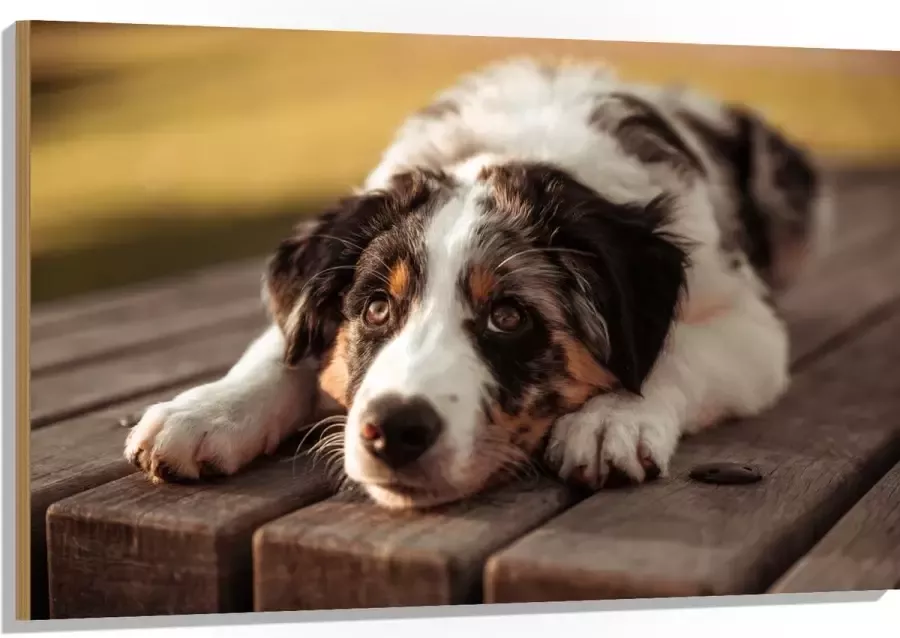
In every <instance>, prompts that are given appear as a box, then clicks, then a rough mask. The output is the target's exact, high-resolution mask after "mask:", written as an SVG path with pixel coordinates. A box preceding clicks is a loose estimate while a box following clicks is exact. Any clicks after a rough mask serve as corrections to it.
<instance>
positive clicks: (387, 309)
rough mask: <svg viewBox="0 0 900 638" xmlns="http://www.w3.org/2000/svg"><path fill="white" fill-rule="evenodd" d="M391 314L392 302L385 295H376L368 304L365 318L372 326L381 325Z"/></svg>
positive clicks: (364, 313) (364, 314)
mask: <svg viewBox="0 0 900 638" xmlns="http://www.w3.org/2000/svg"><path fill="white" fill-rule="evenodd" d="M390 316H391V303H390V302H389V301H388V300H387V299H385V298H384V297H375V298H374V299H371V300H369V303H368V304H366V309H365V312H363V319H364V320H365V322H366V323H367V324H369V325H370V326H381V325H383V324H384V323H385V322H386V321H387V320H388V319H389V318H390Z"/></svg>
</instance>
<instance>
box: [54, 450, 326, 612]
mask: <svg viewBox="0 0 900 638" xmlns="http://www.w3.org/2000/svg"><path fill="white" fill-rule="evenodd" d="M330 488H331V486H330V485H329V484H328V482H327V481H326V480H325V479H324V478H323V475H322V473H321V472H319V471H316V470H314V469H313V468H312V465H311V463H310V462H309V460H308V459H298V460H297V462H296V463H294V462H293V461H292V460H291V458H290V457H289V456H288V457H286V458H285V457H282V458H278V459H274V460H272V459H267V460H261V461H260V462H259V463H258V464H257V465H256V466H255V467H253V468H251V469H248V470H247V471H246V472H244V473H242V474H240V475H237V476H234V477H231V478H229V479H227V480H223V481H221V482H209V483H202V484H193V485H173V484H162V485H152V484H151V483H150V482H149V481H148V480H147V479H146V477H144V476H143V475H141V474H132V475H130V476H126V477H124V478H122V479H119V480H117V481H113V482H111V483H106V484H104V485H101V486H100V487H97V488H94V489H92V490H89V491H87V492H84V493H82V494H78V495H75V496H72V497H70V498H68V499H64V500H62V501H58V502H56V503H54V504H53V505H51V506H50V508H49V509H48V512H47V539H48V543H47V545H48V552H47V553H48V565H49V590H50V616H51V618H88V617H101V616H106V617H114V616H141V615H157V614H202V613H227V612H246V611H251V610H252V586H251V582H252V565H251V537H252V534H253V531H254V530H255V529H256V528H257V527H258V526H259V525H261V524H263V523H265V522H266V521H268V520H272V519H274V518H277V517H279V516H281V515H283V514H285V513H287V512H290V511H292V510H294V509H296V508H298V507H302V506H303V505H305V504H307V503H311V502H314V501H316V500H318V499H321V498H326V497H327V496H328V495H329V494H330ZM98 575H102V577H98Z"/></svg>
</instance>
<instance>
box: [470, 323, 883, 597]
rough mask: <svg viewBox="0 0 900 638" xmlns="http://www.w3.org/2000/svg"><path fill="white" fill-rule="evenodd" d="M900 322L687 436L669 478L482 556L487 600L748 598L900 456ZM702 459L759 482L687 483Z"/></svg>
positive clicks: (599, 497) (594, 503)
mask: <svg viewBox="0 0 900 638" xmlns="http://www.w3.org/2000/svg"><path fill="white" fill-rule="evenodd" d="M898 330H900V316H898V315H896V314H895V315H892V316H890V317H889V318H888V319H885V320H884V321H882V322H881V323H880V324H879V325H877V326H876V327H874V328H872V329H871V330H869V331H868V332H866V333H865V334H863V335H861V336H859V337H858V338H857V339H856V340H854V341H851V342H849V343H846V344H844V346H843V347H840V348H838V349H836V350H834V351H832V352H830V353H828V354H827V355H824V356H823V357H822V358H821V359H819V360H818V361H816V362H815V363H814V364H813V365H811V366H810V367H809V368H808V369H807V370H805V371H804V373H803V374H802V375H800V376H799V377H798V378H796V379H795V381H794V385H793V387H792V388H791V390H790V392H789V394H788V396H787V397H786V398H785V399H784V400H783V401H782V402H781V403H780V404H779V405H778V406H777V407H776V408H774V409H773V410H772V411H771V412H770V413H768V414H767V415H765V416H764V417H762V418H758V419H754V420H748V421H745V422H743V423H735V424H732V425H731V426H721V427H719V428H715V429H712V430H709V431H707V432H704V433H703V434H701V435H698V436H696V437H694V438H690V439H686V440H685V441H684V442H683V443H682V446H681V448H680V450H679V452H678V454H677V455H676V458H675V460H674V462H673V467H672V475H671V477H670V478H669V479H667V480H664V481H662V482H659V483H656V484H648V485H645V486H643V487H639V488H626V489H622V490H607V491H605V492H601V493H598V494H596V495H594V496H592V497H590V498H588V499H586V500H584V501H582V502H581V503H579V504H578V505H576V506H575V507H573V508H572V509H570V510H569V511H567V512H565V513H564V514H562V515H560V516H559V517H557V518H556V519H554V520H553V521H551V522H549V523H547V524H546V525H544V526H542V527H541V528H539V529H538V530H536V531H534V532H532V533H531V534H529V535H528V536H526V537H524V538H522V539H521V540H519V541H517V542H516V543H514V544H513V545H512V546H510V547H509V548H507V549H506V550H504V551H501V552H499V553H497V554H495V555H494V556H492V557H491V559H490V561H489V562H488V565H487V568H486V570H485V595H486V601H487V602H530V601H548V600H586V599H604V598H634V597H651V598H652V597H662V596H704V595H722V594H752V593H760V592H762V591H764V590H765V588H766V587H767V586H769V585H770V584H771V583H772V582H773V581H774V580H775V579H776V578H777V577H778V576H779V575H780V574H781V573H783V572H784V570H785V569H787V568H788V567H789V566H790V564H791V563H792V562H793V561H794V560H796V559H797V558H798V557H799V556H800V555H802V554H803V553H804V552H805V551H806V550H808V549H809V548H810V547H811V546H812V545H813V544H814V543H815V542H816V540H817V539H818V538H820V537H821V536H822V534H823V533H824V532H825V531H826V530H827V529H828V528H829V527H830V526H831V525H832V524H834V522H835V521H836V520H837V519H838V518H839V517H840V516H841V514H842V513H843V512H844V511H846V510H847V509H848V508H849V507H850V506H851V505H852V504H853V503H854V502H855V501H856V500H857V499H859V498H860V497H861V496H862V495H863V493H864V492H865V490H866V489H868V488H869V487H870V486H871V485H872V484H873V483H874V482H875V481H876V480H877V478H878V477H879V476H881V475H882V474H883V473H884V472H885V471H886V470H887V469H888V468H889V467H890V466H891V465H892V464H893V463H895V462H896V461H897V459H898V456H900V418H898V407H900V403H898V400H900V377H898V376H897V375H896V373H895V371H896V364H897V361H898V357H900V341H898V340H897V338H896V335H897V332H898ZM709 461H731V462H737V463H742V464H744V463H746V464H751V465H755V466H757V467H759V468H760V470H761V471H762V473H763V476H764V478H763V481H762V482H760V483H757V484H754V485H742V486H714V485H706V484H700V483H695V482H692V481H690V480H689V479H688V478H687V475H688V473H689V471H690V469H691V467H692V466H694V465H696V464H698V463H702V462H709Z"/></svg>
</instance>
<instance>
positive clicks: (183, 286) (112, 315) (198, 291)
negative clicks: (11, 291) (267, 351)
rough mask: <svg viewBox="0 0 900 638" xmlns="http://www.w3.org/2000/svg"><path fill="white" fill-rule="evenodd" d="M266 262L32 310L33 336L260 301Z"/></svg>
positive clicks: (209, 270)
mask: <svg viewBox="0 0 900 638" xmlns="http://www.w3.org/2000/svg"><path fill="white" fill-rule="evenodd" d="M263 264H264V259H263V258H255V259H249V260H242V261H239V262H235V263H230V264H226V265H223V266H216V267H213V268H204V269H200V270H197V271H194V272H190V273H186V274H183V275H180V276H178V277H177V278H167V279H165V280H156V281H151V282H147V283H145V284H143V285H139V286H132V287H129V288H128V289H126V290H122V289H114V290H105V291H102V292H99V293H95V294H90V295H84V296H80V297H78V298H77V299H62V300H59V301H54V302H49V303H45V304H40V305H37V306H35V307H33V308H32V309H31V322H30V326H31V338H32V340H33V341H40V340H42V339H44V338H45V337H53V336H55V335H60V334H70V333H72V332H74V331H76V330H79V329H81V328H84V327H85V326H92V325H97V324H106V325H115V324H117V323H122V322H127V321H130V320H133V319H135V318H138V319H139V318H141V317H143V316H145V315H146V314H147V313H148V312H151V313H152V312H155V311H158V310H159V309H161V308H171V309H183V308H189V307H203V306H206V305H208V304H209V303H210V302H211V301H216V300H220V299H223V298H227V297H228V296H229V295H236V296H247V295H256V296H257V298H259V290H260V276H261V274H262V272H263Z"/></svg>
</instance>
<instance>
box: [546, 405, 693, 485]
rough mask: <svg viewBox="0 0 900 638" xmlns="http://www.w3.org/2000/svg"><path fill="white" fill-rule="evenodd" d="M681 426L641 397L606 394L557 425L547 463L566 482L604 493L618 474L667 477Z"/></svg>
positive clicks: (637, 480)
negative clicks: (611, 476) (612, 477)
mask: <svg viewBox="0 0 900 638" xmlns="http://www.w3.org/2000/svg"><path fill="white" fill-rule="evenodd" d="M679 436H680V427H679V424H678V422H677V421H676V419H675V418H674V416H673V415H671V414H667V413H666V412H665V411H664V410H659V409H654V408H653V406H651V405H650V404H649V403H647V402H646V401H645V400H642V399H640V398H632V397H622V396H618V395H603V396H599V397H596V398H594V399H592V400H590V401H588V403H587V404H585V405H584V406H583V407H582V409H581V410H579V411H578V412H573V413H571V414H567V415H566V416H564V417H561V418H560V419H559V420H557V421H556V423H555V424H554V426H553V430H552V432H551V433H550V441H549V444H548V446H547V452H546V458H547V462H548V463H549V464H550V466H551V467H553V468H554V469H555V470H556V471H557V472H558V474H559V476H560V477H561V478H562V479H563V480H566V481H569V482H574V483H578V484H584V485H586V486H588V487H590V488H592V489H599V488H601V487H603V486H604V484H606V482H607V480H608V479H609V478H610V475H611V473H612V472H615V471H616V470H618V471H619V472H620V473H623V474H624V475H625V476H626V477H627V478H628V479H630V480H631V481H633V482H635V483H642V482H643V481H645V480H649V479H652V478H656V477H658V476H666V475H667V474H668V470H669V462H670V461H671V459H672V455H673V454H674V453H675V448H676V446H677V444H678V439H679Z"/></svg>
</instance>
